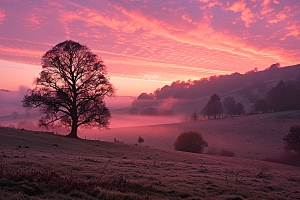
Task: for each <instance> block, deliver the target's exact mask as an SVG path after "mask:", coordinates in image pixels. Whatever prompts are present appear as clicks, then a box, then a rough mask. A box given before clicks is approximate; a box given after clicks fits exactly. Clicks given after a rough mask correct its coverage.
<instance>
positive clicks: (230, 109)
mask: <svg viewBox="0 0 300 200" xmlns="http://www.w3.org/2000/svg"><path fill="white" fill-rule="evenodd" d="M223 106H224V108H225V110H226V114H227V116H228V115H233V114H234V112H235V107H236V104H235V100H234V98H233V97H226V98H225V99H224V101H223Z"/></svg>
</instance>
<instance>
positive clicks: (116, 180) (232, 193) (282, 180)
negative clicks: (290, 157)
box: [0, 128, 300, 199]
mask: <svg viewBox="0 0 300 200" xmlns="http://www.w3.org/2000/svg"><path fill="white" fill-rule="evenodd" d="M0 138H1V148H0V155H1V163H0V198H1V199H295V198H300V193H299V187H300V171H299V167H293V166H287V165H281V164H276V163H269V162H263V161H256V160H247V159H242V158H227V157H221V156H214V155H210V156H209V155H202V154H193V153H186V152H177V151H172V150H165V149H158V148H151V147H146V146H136V145H126V144H122V143H118V142H115V143H109V142H100V141H88V140H78V139H71V138H66V137H62V136H57V135H53V134H49V133H42V132H32V131H26V130H16V129H10V128H0Z"/></svg>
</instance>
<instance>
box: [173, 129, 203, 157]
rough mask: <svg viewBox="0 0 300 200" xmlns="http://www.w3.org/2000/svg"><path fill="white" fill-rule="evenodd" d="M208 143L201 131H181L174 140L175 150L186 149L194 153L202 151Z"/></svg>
mask: <svg viewBox="0 0 300 200" xmlns="http://www.w3.org/2000/svg"><path fill="white" fill-rule="evenodd" d="M207 146H208V144H207V142H206V141H205V140H203V137H202V135H201V134H200V133H198V132H196V131H189V132H183V133H181V134H180V135H179V136H178V137H177V139H176V141H175V142H174V147H175V150H177V151H186V152H192V153H202V152H203V149H204V147H207Z"/></svg>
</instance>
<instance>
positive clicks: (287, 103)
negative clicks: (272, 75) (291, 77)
mask: <svg viewBox="0 0 300 200" xmlns="http://www.w3.org/2000/svg"><path fill="white" fill-rule="evenodd" d="M299 83H300V82H299V81H297V82H295V81H286V82H284V81H283V80H281V81H279V82H278V83H277V85H276V86H275V87H272V88H271V89H270V90H269V91H268V92H267V94H266V95H265V97H264V98H262V99H259V100H257V101H256V102H255V105H254V107H255V110H256V111H258V112H262V113H266V112H278V111H286V110H298V109H300V84H299Z"/></svg>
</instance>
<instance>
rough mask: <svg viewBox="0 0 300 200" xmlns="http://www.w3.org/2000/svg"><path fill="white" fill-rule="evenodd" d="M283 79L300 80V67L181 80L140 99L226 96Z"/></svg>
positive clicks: (276, 66) (278, 66) (271, 67)
mask: <svg viewBox="0 0 300 200" xmlns="http://www.w3.org/2000/svg"><path fill="white" fill-rule="evenodd" d="M280 80H284V81H288V80H293V81H300V64H297V65H292V66H286V67H280V64H279V63H276V64H273V65H271V66H270V67H268V68H266V69H265V70H262V71H257V68H254V69H253V70H250V71H248V72H246V73H245V74H240V73H238V72H235V73H232V74H230V75H220V76H210V77H208V78H201V79H199V80H194V81H180V80H178V81H175V82H172V83H171V85H165V86H164V87H162V88H158V89H156V90H155V91H153V93H150V94H147V93H142V94H140V95H139V96H138V98H137V100H143V99H147V100H151V99H156V100H160V99H167V98H169V97H172V98H175V99H197V98H201V97H203V96H207V95H212V94H213V93H217V94H223V95H225V94H228V93H231V92H232V91H239V90H257V89H260V88H261V89H262V88H263V87H270V86H273V85H274V84H276V83H277V82H278V81H280ZM241 92H243V91H241Z"/></svg>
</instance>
